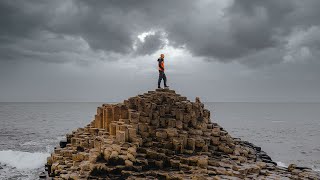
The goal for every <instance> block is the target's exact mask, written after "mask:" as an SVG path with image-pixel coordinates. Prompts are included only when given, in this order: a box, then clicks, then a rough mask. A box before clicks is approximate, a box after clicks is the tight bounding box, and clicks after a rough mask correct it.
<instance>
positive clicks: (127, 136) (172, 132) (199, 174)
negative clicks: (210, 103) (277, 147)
mask: <svg viewBox="0 0 320 180" xmlns="http://www.w3.org/2000/svg"><path fill="white" fill-rule="evenodd" d="M46 171H47V174H46V175H44V176H43V177H44V178H49V179H50V178H51V179H52V178H53V179H75V180H76V179H201V180H202V179H320V174H319V173H318V172H315V171H312V170H311V169H309V168H304V167H298V166H296V165H294V164H291V165H289V167H288V168H283V167H279V166H277V164H276V163H275V162H273V161H272V159H271V158H270V157H269V156H268V155H267V154H266V153H265V152H264V151H262V150H261V148H260V147H257V146H255V145H253V144H251V143H249V142H246V141H242V140H241V139H238V138H233V137H231V136H230V135H229V133H228V132H227V131H226V130H224V129H223V128H222V127H221V126H219V125H218V124H217V123H215V122H212V120H211V119H210V111H208V110H207V109H205V107H204V105H203V103H201V101H200V99H199V98H196V100H195V102H191V101H189V100H187V98H186V97H184V96H181V95H180V94H177V93H175V91H174V90H169V89H156V90H155V91H149V92H147V93H144V94H142V95H138V96H135V97H131V98H129V99H128V100H125V101H124V102H123V103H118V104H103V105H102V106H101V107H98V108H97V114H96V115H95V118H94V120H93V121H92V122H91V123H90V124H88V125H87V126H86V127H84V128H79V129H77V130H75V131H73V132H72V133H71V134H67V135H66V141H62V142H60V146H59V147H56V148H55V149H54V152H53V153H52V154H51V156H50V157H48V160H47V164H46Z"/></svg>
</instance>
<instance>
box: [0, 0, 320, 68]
mask: <svg viewBox="0 0 320 180" xmlns="http://www.w3.org/2000/svg"><path fill="white" fill-rule="evenodd" d="M319 8H320V2H319V1H318V0H308V1H303V2H301V1H298V0H282V1H278V0H268V1H265V0H241V1H240V0H239V1H192V0H188V1H182V0H175V1H169V0H165V1H156V0H143V1H136V0H133V1H118V0H109V1H97V0H93V1H86V0H79V1H71V0H70V1H48V0H45V1H41V2H39V1H9V0H4V1H1V2H0V13H1V14H0V15H1V16H0V25H1V27H3V28H1V30H0V39H1V40H2V41H1V43H0V51H1V54H2V55H1V59H19V58H22V57H23V56H24V54H25V53H24V52H29V50H30V49H31V48H32V47H35V48H34V49H32V52H36V51H39V52H40V53H42V52H45V53H48V56H49V57H50V53H52V52H51V51H52V49H55V50H56V51H59V52H60V53H62V54H63V52H67V51H71V52H75V53H79V54H81V52H80V51H81V50H78V49H77V48H78V47H77V46H76V45H74V43H75V42H77V41H76V40H74V39H72V38H71V39H68V40H64V41H65V42H66V44H65V45H63V44H61V43H56V44H54V43H53V44H52V43H51V44H50V43H49V44H47V43H48V42H43V41H42V40H43V39H42V38H41V37H39V34H43V33H48V34H55V35H56V37H57V39H59V38H60V39H61V38H63V37H74V38H75V39H76V38H81V39H83V40H84V41H85V43H87V44H88V46H89V48H90V49H91V50H92V51H104V52H107V53H108V52H112V53H118V54H130V53H133V54H136V55H150V54H152V53H154V52H155V51H156V50H158V49H159V48H162V47H163V45H164V41H163V39H162V38H161V37H160V35H159V34H156V35H151V36H147V37H146V40H145V42H143V43H142V42H138V43H137V44H136V45H137V48H136V49H135V48H134V45H135V43H136V41H137V35H139V34H141V33H143V32H147V31H150V30H153V29H160V30H161V31H163V32H165V33H166V34H167V36H166V37H167V38H168V40H169V45H172V46H175V47H185V48H186V50H188V51H189V52H191V53H192V55H194V56H200V57H204V58H205V59H209V60H218V61H220V62H232V61H236V62H239V63H242V64H246V65H248V66H252V67H258V66H260V65H268V64H276V63H281V62H282V61H284V59H285V57H288V54H290V53H292V52H293V50H292V48H291V49H290V48H289V49H288V44H289V43H290V42H291V39H290V38H294V36H295V33H297V32H296V29H297V28H298V29H299V28H300V29H302V31H308V29H309V28H310V26H315V27H319V26H320V23H319V21H318V19H319V16H320V13H319V11H318V9H319ZM317 35H318V32H314V33H313V36H317ZM305 38H308V36H305ZM26 39H27V41H26ZM303 41H307V40H303ZM22 42H28V43H29V44H28V43H25V44H23V43H22ZM33 43H35V44H39V43H43V47H41V48H40V47H38V46H34V44H33ZM70 44H72V45H70ZM318 45H319V41H318V39H315V40H313V41H311V40H308V42H307V43H301V44H297V45H296V46H297V47H295V49H297V50H299V49H301V48H302V47H305V49H306V48H307V49H308V50H309V51H310V53H311V54H317V53H316V51H317V48H315V47H318ZM73 48H76V49H75V50H74V49H73ZM39 52H38V53H39ZM59 52H58V53H59ZM54 53H57V52H54ZM82 53H83V52H82ZM42 54H43V53H42ZM33 55H34V56H37V53H33ZM26 56H28V55H26ZM30 56H32V54H31V55H30ZM291 57H296V58H298V56H293V55H292V56H291ZM41 58H43V59H46V58H44V57H41ZM61 58H63V57H61ZM268 58H269V59H268ZM66 59H68V58H66ZM52 61H54V59H52ZM66 61H68V60H66Z"/></svg>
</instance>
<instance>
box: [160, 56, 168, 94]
mask: <svg viewBox="0 0 320 180" xmlns="http://www.w3.org/2000/svg"><path fill="white" fill-rule="evenodd" d="M158 68H159V79H158V88H161V86H160V84H161V80H162V79H163V82H164V87H169V86H167V77H166V74H165V73H164V54H161V55H160V57H159V59H158Z"/></svg>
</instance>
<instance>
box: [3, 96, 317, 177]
mask: <svg viewBox="0 0 320 180" xmlns="http://www.w3.org/2000/svg"><path fill="white" fill-rule="evenodd" d="M101 104H102V103H100V102H92V103H91V102H90V103H78V102H77V103H57V102H49V103H44V102H32V103H29V102H28V103H16V102H10V103H5V102H2V103H0V179H1V180H2V179H12V180H16V179H21V180H22V179H23V180H24V179H32V180H33V179H39V178H38V177H39V174H40V173H41V172H42V171H44V164H45V162H46V159H47V157H48V156H50V153H51V152H52V151H53V149H54V147H55V146H58V144H59V141H60V140H63V139H65V134H66V133H71V132H72V131H73V130H75V129H77V128H79V127H84V126H85V125H87V124H88V123H90V122H91V121H92V120H93V117H94V115H95V113H96V107H98V106H100V105H101ZM204 104H205V108H207V109H208V110H210V111H211V121H212V122H216V123H218V124H219V125H221V126H222V127H223V128H224V129H226V130H227V131H228V132H229V133H230V134H231V135H232V136H233V137H239V138H241V139H242V140H245V141H249V142H251V143H253V144H255V145H257V146H260V147H261V148H262V150H264V151H265V152H267V154H268V155H269V156H270V157H271V158H272V159H273V161H275V162H277V163H278V165H279V166H284V167H287V166H288V165H289V164H291V163H295V164H298V165H299V166H304V167H310V168H312V169H314V170H316V171H320V103H240V102H237V103H232V102H207V103H204Z"/></svg>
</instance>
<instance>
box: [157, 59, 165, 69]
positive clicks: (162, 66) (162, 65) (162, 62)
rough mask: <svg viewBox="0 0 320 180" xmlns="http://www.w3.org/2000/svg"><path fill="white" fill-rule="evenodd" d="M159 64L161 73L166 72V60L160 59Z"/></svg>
mask: <svg viewBox="0 0 320 180" xmlns="http://www.w3.org/2000/svg"><path fill="white" fill-rule="evenodd" d="M158 62H159V65H158V68H159V71H164V60H163V59H162V58H159V59H158Z"/></svg>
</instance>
